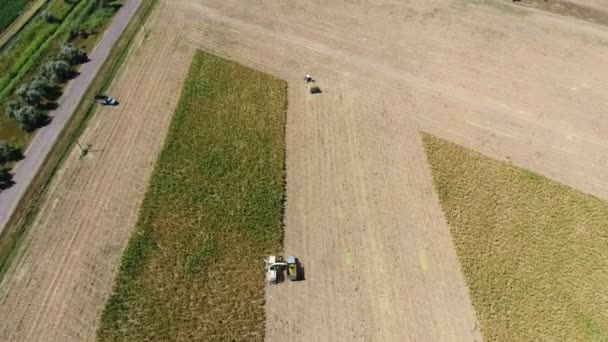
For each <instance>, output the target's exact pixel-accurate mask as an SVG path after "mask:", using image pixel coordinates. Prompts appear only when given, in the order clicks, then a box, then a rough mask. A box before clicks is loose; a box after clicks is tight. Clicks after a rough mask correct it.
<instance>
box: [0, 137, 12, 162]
mask: <svg viewBox="0 0 608 342" xmlns="http://www.w3.org/2000/svg"><path fill="white" fill-rule="evenodd" d="M11 152H12V151H11V146H10V145H9V144H7V143H6V141H0V164H4V163H6V162H8V161H9V160H10V159H11V158H10V157H11Z"/></svg>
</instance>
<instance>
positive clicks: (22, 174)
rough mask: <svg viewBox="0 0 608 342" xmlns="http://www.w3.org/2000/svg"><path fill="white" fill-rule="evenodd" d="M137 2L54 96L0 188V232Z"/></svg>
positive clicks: (128, 3)
mask: <svg viewBox="0 0 608 342" xmlns="http://www.w3.org/2000/svg"><path fill="white" fill-rule="evenodd" d="M140 3H141V0H127V1H125V3H124V5H123V6H122V7H121V8H120V10H119V12H118V13H117V14H116V16H115V18H114V19H113V21H112V23H111V24H110V26H109V27H108V29H107V30H106V32H105V33H104V35H103V37H102V38H101V41H100V42H99V44H97V46H96V47H95V49H94V50H93V51H92V52H91V54H90V55H89V59H90V61H89V62H88V63H86V64H84V65H83V66H82V67H81V68H80V70H79V72H80V75H79V76H78V77H77V78H76V79H74V80H73V81H71V82H70V84H69V85H68V87H67V89H66V90H65V92H64V94H63V95H62V96H61V97H60V98H59V100H57V104H58V107H57V109H56V110H54V111H52V112H50V113H49V115H50V116H51V117H52V121H51V123H50V124H49V125H48V126H46V127H43V128H41V129H40V130H39V131H38V132H37V133H36V135H35V136H34V138H33V139H32V142H31V143H30V145H29V146H28V148H27V150H26V151H25V159H23V160H21V161H20V162H18V163H17V165H16V166H15V168H14V170H13V174H14V177H13V181H14V182H15V184H14V185H13V186H11V187H10V188H8V189H6V190H3V191H2V192H0V233H1V232H2V230H3V229H4V226H5V225H6V223H7V222H8V220H9V218H10V217H11V215H12V214H13V211H15V208H16V207H17V204H18V203H19V201H20V200H21V198H22V197H23V194H24V193H25V191H26V190H27V188H28V186H29V185H30V182H31V181H32V179H33V178H34V176H35V175H36V174H37V173H38V170H40V167H41V166H42V163H43V162H44V159H45V158H46V156H47V154H48V153H49V151H50V150H51V148H52V147H53V144H54V143H55V141H57V137H58V136H59V133H61V130H62V129H63V127H64V126H65V124H66V122H67V121H68V119H69V118H70V116H71V115H72V113H73V112H74V110H76V106H78V103H79V102H80V99H81V98H82V96H83V95H84V93H85V91H86V90H87V87H88V86H89V84H90V83H91V82H92V81H93V78H95V76H96V75H97V72H98V71H99V69H100V68H101V66H102V64H103V62H104V61H105V59H106V58H107V57H108V55H109V54H110V50H111V49H112V46H114V43H115V42H116V41H117V40H118V38H119V37H120V34H121V33H122V31H123V30H124V29H125V27H126V26H127V24H128V23H129V21H130V20H131V18H132V17H133V14H135V11H136V10H137V7H139V4H140Z"/></svg>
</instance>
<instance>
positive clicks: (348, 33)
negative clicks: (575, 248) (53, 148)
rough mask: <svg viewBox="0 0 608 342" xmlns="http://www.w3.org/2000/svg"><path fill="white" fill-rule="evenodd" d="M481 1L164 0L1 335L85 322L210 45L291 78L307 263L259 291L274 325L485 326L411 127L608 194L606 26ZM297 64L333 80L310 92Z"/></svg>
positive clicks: (289, 229) (58, 195)
mask: <svg viewBox="0 0 608 342" xmlns="http://www.w3.org/2000/svg"><path fill="white" fill-rule="evenodd" d="M472 3H480V2H479V1H471V2H468V1H463V0H454V1H448V0H445V1H440V0H433V1H427V0H417V1H410V2H407V3H396V2H391V1H380V0H376V1H369V2H365V3H364V4H363V3H362V2H360V1H353V0H341V1H333V2H331V3H327V2H326V1H321V0H312V1H308V2H305V3H303V2H280V1H279V2H277V1H274V0H251V1H237V0H227V1H226V0H225V1H216V0H209V1H204V2H201V1H193V0H183V1H161V5H160V9H158V10H157V11H156V14H155V15H154V16H153V19H152V21H151V22H150V23H149V25H147V27H148V28H149V29H150V30H151V31H152V36H151V37H150V40H149V41H148V42H147V43H145V44H144V45H143V47H141V48H138V49H137V50H136V51H138V52H136V53H135V54H133V55H132V57H131V59H130V60H129V62H128V64H127V65H128V67H127V68H126V70H125V73H124V74H123V75H122V78H121V80H120V81H119V82H117V83H116V86H115V87H114V88H113V89H112V91H113V92H114V93H116V94H117V95H118V96H119V97H121V98H123V99H124V101H123V103H124V107H121V108H119V109H118V112H107V111H103V112H100V113H98V115H97V116H96V117H95V118H94V119H93V122H92V123H91V126H90V127H89V129H88V131H87V132H86V135H85V136H86V137H87V138H86V140H89V141H90V142H91V143H93V145H94V146H104V145H105V147H104V148H105V150H104V151H103V152H102V153H97V154H95V153H93V154H92V156H91V159H88V160H85V161H78V160H77V157H76V152H74V156H72V158H71V159H70V160H69V161H68V163H67V164H66V165H65V166H64V167H63V169H62V172H61V174H60V176H59V177H58V178H57V180H56V181H55V183H54V185H53V188H52V189H51V191H50V194H49V196H48V200H47V204H46V210H43V213H42V214H41V215H40V217H39V223H38V224H37V225H36V226H35V229H33V230H32V231H31V233H30V234H29V236H28V238H27V243H26V244H25V245H26V248H24V249H23V250H24V252H22V253H23V256H22V257H21V258H20V259H19V261H18V262H17V263H16V264H15V266H14V267H13V269H12V272H13V277H11V278H7V281H5V283H4V284H2V293H1V294H0V295H1V297H0V298H1V299H0V300H1V302H0V303H1V304H0V305H1V309H2V310H1V311H0V312H2V315H5V312H8V310H6V309H9V308H10V309H11V310H12V312H13V315H11V317H6V316H3V317H0V318H2V320H3V321H6V322H7V324H5V325H4V326H3V328H2V331H1V333H2V335H0V336H2V337H5V336H8V337H15V338H14V339H27V337H28V336H30V337H32V336H42V335H37V334H42V333H45V332H47V333H48V332H51V333H55V334H62V336H78V337H83V338H91V336H92V335H91V334H92V332H93V331H94V327H90V326H88V325H87V324H90V323H91V322H94V321H95V317H98V316H96V315H98V314H99V312H100V310H101V307H102V305H103V300H104V299H105V297H106V296H107V293H108V291H109V289H110V286H111V278H112V275H113V274H115V270H116V267H117V263H118V261H119V257H120V253H121V251H122V249H123V248H124V246H125V243H126V239H127V237H128V235H129V233H130V231H131V230H132V229H133V227H134V224H135V220H136V218H137V217H136V216H137V208H138V205H139V203H140V202H141V199H142V196H143V190H144V188H145V182H146V179H147V176H148V175H149V172H150V170H151V166H152V161H153V160H154V157H155V155H156V152H157V151H158V149H159V148H160V145H161V143H162V136H163V134H164V132H165V129H166V124H167V123H168V120H169V118H170V115H171V113H172V110H173V107H174V106H175V101H176V99H177V95H176V94H177V93H178V89H179V86H180V84H181V81H183V77H184V75H185V72H186V70H187V66H188V64H189V60H188V59H189V57H190V56H191V54H192V52H193V51H194V49H195V48H204V49H207V50H209V51H211V52H214V53H216V54H219V55H220V56H224V57H231V58H233V59H235V60H237V61H239V62H242V63H244V64H245V65H249V66H253V67H256V68H259V69H261V70H262V71H267V72H270V73H272V74H274V75H276V76H279V77H281V78H284V79H286V80H288V82H289V85H290V93H289V111H288V125H287V184H288V186H287V208H286V217H285V223H286V226H285V229H286V236H285V250H286V253H289V254H292V253H293V254H296V255H298V256H299V257H300V258H301V259H302V261H303V262H304V264H305V267H306V275H307V280H306V281H305V282H301V283H297V284H295V283H294V284H292V283H287V284H283V285H281V286H276V287H273V288H269V289H268V291H267V300H268V303H267V309H266V313H267V319H268V324H267V337H268V338H269V339H270V340H284V339H287V338H291V339H292V340H310V339H315V340H343V339H376V340H473V339H475V338H479V331H478V328H477V327H476V322H475V317H474V312H473V309H472V307H471V304H470V300H469V298H468V295H467V290H466V288H465V286H464V281H463V278H462V275H461V274H460V271H459V266H458V262H457V260H456V256H455V252H454V248H453V246H452V243H451V239H450V236H449V230H448V227H447V225H446V223H445V221H444V219H443V216H442V214H441V210H440V207H439V204H438V201H437V198H436V196H435V195H434V192H433V187H432V182H431V176H430V173H429V170H428V168H427V166H426V165H425V158H424V154H423V149H422V146H421V142H420V140H419V138H418V134H417V132H418V131H419V130H420V129H424V130H427V131H430V132H431V133H434V134H435V135H438V136H441V137H444V138H446V139H449V140H452V141H455V142H458V143H461V144H463V145H465V146H469V147H473V148H475V149H477V150H479V151H481V152H484V153H485V154H488V155H491V156H494V157H496V158H499V159H511V160H512V161H514V162H515V163H516V164H518V165H521V166H524V167H527V168H530V169H533V170H535V171H538V172H540V173H543V174H546V175H548V176H551V177H553V178H555V179H557V180H560V181H562V182H565V183H567V184H570V185H572V186H574V187H577V188H579V189H582V190H584V191H587V192H590V193H593V194H595V195H598V196H600V197H604V198H606V197H608V187H607V186H606V184H608V182H607V181H608V172H606V171H607V170H606V169H607V166H608V156H606V153H605V151H606V150H607V147H608V146H607V145H608V143H607V142H606V141H605V138H604V137H605V136H606V133H607V131H608V120H607V119H606V117H605V115H604V113H605V112H606V110H607V109H608V105H607V103H606V100H605V97H604V96H603V94H605V92H606V90H607V89H606V86H605V85H604V84H603V82H602V80H603V79H605V78H606V76H608V75H607V74H608V71H607V70H605V68H604V69H602V68H601V66H602V65H605V64H606V62H608V57H607V56H608V33H607V30H606V28H605V27H602V26H598V25H593V24H590V23H588V22H583V21H578V20H574V19H571V18H566V17H559V16H554V15H544V14H542V13H538V12H533V13H529V12H527V11H525V10H513V9H512V8H511V7H509V6H506V7H505V6H486V5H475V4H472ZM160 14H162V15H160ZM304 73H311V74H312V75H313V76H315V77H316V78H317V79H318V80H319V83H320V85H321V87H322V89H323V90H324V94H322V95H321V96H316V97H310V96H309V95H308V94H306V91H305V90H304V85H303V83H302V80H301V77H302V75H303V74H304ZM125 125H130V126H129V127H125ZM129 144H130V145H129ZM87 163H89V164H88V165H87ZM91 164H93V165H91ZM53 203H54V206H55V208H54V209H53V210H50V209H51V208H52V207H53ZM51 238H53V239H54V240H52V239H51ZM70 245H72V246H70ZM48 246H53V248H49V247H48ZM100 260H103V262H100ZM93 267H96V268H97V269H96V270H94V271H92V270H91V269H92V268H93ZM67 270H69V271H67ZM41 289H42V290H41ZM288 301H289V305H287V304H286V303H288ZM56 310H58V311H56ZM80 311H82V312H80ZM70 315H71V316H70ZM75 317H82V318H83V319H82V321H84V322H82V321H79V319H76V318H75ZM58 329H61V330H58ZM19 331H21V333H18V332H19ZM70 332H71V335H70ZM76 334H78V335H76ZM51 336H53V335H51ZM72 339H77V338H72Z"/></svg>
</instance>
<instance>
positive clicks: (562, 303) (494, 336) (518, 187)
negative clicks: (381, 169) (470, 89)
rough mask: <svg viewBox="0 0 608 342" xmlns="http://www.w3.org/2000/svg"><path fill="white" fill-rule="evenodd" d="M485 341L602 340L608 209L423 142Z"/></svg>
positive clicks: (505, 167)
mask: <svg viewBox="0 0 608 342" xmlns="http://www.w3.org/2000/svg"><path fill="white" fill-rule="evenodd" d="M423 140H424V144H425V149H426V151H427V156H428V161H429V164H430V167H431V169H432V172H433V179H434V181H435V187H436V189H437V193H438V195H439V199H440V201H441V204H442V207H443V211H444V213H445V215H446V219H447V221H448V224H449V225H450V230H451V232H452V236H453V239H454V244H455V246H456V251H457V253H458V257H459V259H460V264H461V265H462V270H463V272H464V275H465V277H466V280H467V284H468V287H469V290H470V293H471V297H472V299H473V304H474V305H475V309H476V312H477V315H478V319H479V321H480V323H481V327H482V332H483V336H484V337H485V339H486V340H488V341H506V340H511V341H524V340H535V341H605V340H607V339H608V299H607V297H606V296H604V295H602V293H604V292H605V285H606V283H608V273H606V272H605V270H606V269H608V261H607V260H608V250H607V249H606V246H607V245H608V231H607V230H606V222H608V202H606V201H604V200H601V199H599V198H597V197H594V196H591V195H587V194H584V193H582V192H580V191H577V190H575V189H572V188H570V187H568V186H565V185H563V184H560V183H558V182H556V181H553V180H550V179H548V178H546V177H544V176H541V175H538V174H536V173H533V172H530V171H528V170H525V169H521V168H518V167H515V166H513V164H512V163H507V162H499V161H496V160H493V159H491V158H489V157H485V156H482V155H481V154H479V153H476V152H473V151H471V150H469V149H466V148H464V147H462V146H458V145H455V144H452V143H449V142H447V141H444V140H441V139H438V138H436V137H433V136H431V135H428V134H425V135H424V136H423Z"/></svg>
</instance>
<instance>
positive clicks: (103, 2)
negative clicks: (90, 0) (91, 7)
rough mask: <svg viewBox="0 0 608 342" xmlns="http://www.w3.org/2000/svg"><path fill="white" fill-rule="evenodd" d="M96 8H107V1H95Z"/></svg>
mask: <svg viewBox="0 0 608 342" xmlns="http://www.w3.org/2000/svg"><path fill="white" fill-rule="evenodd" d="M97 6H99V7H102V8H103V7H108V0H97Z"/></svg>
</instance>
